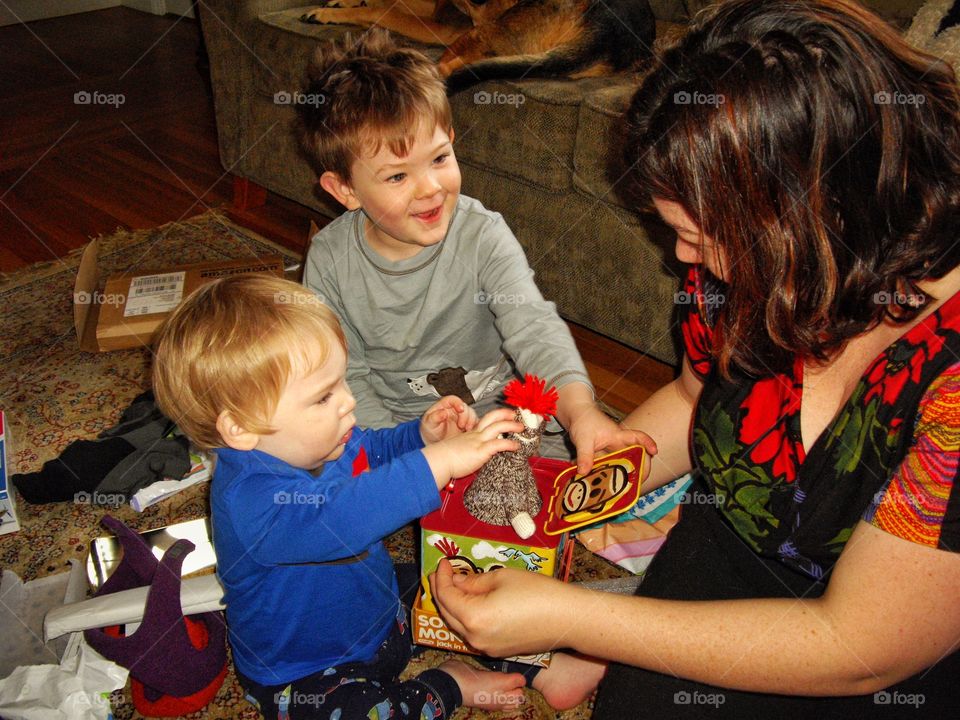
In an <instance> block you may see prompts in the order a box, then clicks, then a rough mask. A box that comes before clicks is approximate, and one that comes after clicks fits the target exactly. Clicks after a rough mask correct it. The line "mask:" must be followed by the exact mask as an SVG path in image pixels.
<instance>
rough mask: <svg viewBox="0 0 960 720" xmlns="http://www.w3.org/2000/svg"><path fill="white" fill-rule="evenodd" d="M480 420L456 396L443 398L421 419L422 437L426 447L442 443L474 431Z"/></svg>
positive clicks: (473, 411)
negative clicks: (447, 439)
mask: <svg viewBox="0 0 960 720" xmlns="http://www.w3.org/2000/svg"><path fill="white" fill-rule="evenodd" d="M478 422H479V420H478V419H477V413H476V411H475V410H474V409H473V408H472V407H470V406H469V405H467V404H466V403H465V402H464V401H463V400H461V399H460V398H458V397H457V396H456V395H447V396H446V397H442V398H440V399H439V400H437V402H435V403H434V404H433V405H431V406H430V407H428V408H427V411H426V412H425V413H424V414H423V417H422V418H421V419H420V437H421V438H423V444H424V445H430V444H431V443H435V442H440V441H441V440H444V439H446V438H449V437H453V436H454V435H460V434H462V433H465V432H468V431H470V430H473V429H474V428H475V427H476V426H477V423H478Z"/></svg>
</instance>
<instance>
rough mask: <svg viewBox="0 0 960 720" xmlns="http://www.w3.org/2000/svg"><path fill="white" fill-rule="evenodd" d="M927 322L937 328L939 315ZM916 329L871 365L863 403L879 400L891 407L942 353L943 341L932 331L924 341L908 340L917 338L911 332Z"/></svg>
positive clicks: (932, 316) (921, 339)
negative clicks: (934, 324) (875, 398)
mask: <svg viewBox="0 0 960 720" xmlns="http://www.w3.org/2000/svg"><path fill="white" fill-rule="evenodd" d="M930 322H934V323H936V326H939V325H940V316H939V313H937V314H934V315H931V316H930V317H929V318H927V320H925V321H924V324H925V323H930ZM919 327H920V326H917V327H915V328H913V330H911V331H910V332H909V333H907V334H906V335H905V336H904V337H903V338H901V339H900V340H898V341H897V342H895V343H894V344H893V345H891V346H890V347H889V348H887V349H886V351H885V352H884V353H883V354H882V355H881V356H880V357H878V358H877V360H876V361H875V362H874V364H873V366H872V367H871V368H870V370H869V372H868V374H867V384H868V385H869V386H870V389H869V390H867V393H866V395H865V397H864V402H865V403H869V402H870V401H871V400H872V399H873V398H874V397H877V396H879V397H880V402H882V403H883V404H885V405H892V404H893V403H894V402H896V400H897V398H898V397H899V396H900V393H901V392H903V388H904V387H905V386H906V385H907V383H908V382H911V383H918V382H920V376H921V373H922V371H923V366H924V364H925V363H926V362H927V361H929V360H930V359H931V358H933V357H934V356H936V355H937V354H938V353H939V352H940V351H941V350H942V349H943V345H944V342H945V340H946V337H945V336H944V335H943V334H941V333H939V332H936V331H935V330H934V332H930V333H926V335H925V337H921V338H920V339H919V341H915V342H911V336H916V335H917V334H919V333H916V332H914V331H916V330H918V329H919Z"/></svg>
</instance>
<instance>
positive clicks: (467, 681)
mask: <svg viewBox="0 0 960 720" xmlns="http://www.w3.org/2000/svg"><path fill="white" fill-rule="evenodd" d="M437 669H438V670H443V671H444V672H445V673H447V675H450V676H451V677H453V679H454V680H456V681H457V685H459V686H460V694H461V695H462V696H463V704H464V706H465V707H473V708H479V709H480V710H509V709H510V708H515V707H516V706H517V705H520V704H522V703H523V702H524V701H525V700H526V697H525V696H524V694H523V686H524V685H526V683H527V681H526V678H524V677H523V675H521V674H520V673H502V672H494V671H493V670H479V669H477V668H475V667H471V666H470V665H467V664H466V663H462V662H460V661H459V660H447V661H446V662H445V663H443V664H442V665H440V666H439V667H438V668H437Z"/></svg>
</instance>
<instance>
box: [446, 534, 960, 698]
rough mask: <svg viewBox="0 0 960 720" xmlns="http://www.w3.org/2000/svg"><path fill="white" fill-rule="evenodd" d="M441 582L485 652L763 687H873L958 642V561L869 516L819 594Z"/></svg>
mask: <svg viewBox="0 0 960 720" xmlns="http://www.w3.org/2000/svg"><path fill="white" fill-rule="evenodd" d="M757 571H758V572H763V569H762V568H761V567H760V566H759V565H758V566H757ZM431 583H432V588H433V594H434V599H435V600H436V602H437V604H438V606H439V607H440V610H441V612H442V614H443V616H444V618H445V619H446V620H447V622H448V623H449V624H450V627H451V628H452V629H453V630H454V631H455V632H457V633H458V634H460V635H461V636H463V637H465V638H466V639H467V640H468V641H469V642H470V643H471V644H473V645H474V646H475V647H476V648H477V649H479V650H481V651H483V652H486V653H487V654H490V655H494V656H502V655H509V654H513V653H523V652H532V651H542V650H548V649H551V648H558V647H570V648H573V649H575V650H578V651H580V652H583V653H587V654H589V655H594V656H596V657H601V658H604V659H607V660H614V661H618V662H623V663H627V664H630V665H636V666H639V667H644V668H648V669H651V670H655V671H658V672H663V673H667V674H671V675H676V676H679V677H685V678H689V679H691V680H694V681H698V682H704V683H709V684H711V685H716V686H719V687H727V688H732V689H737V690H749V691H755V692H768V693H784V694H794V695H856V694H867V693H871V692H876V691H878V690H880V689H882V688H885V687H888V686H889V685H891V684H893V683H896V682H897V681H899V680H902V679H904V678H907V677H909V676H911V675H913V674H915V673H917V672H918V671H920V670H922V669H923V668H925V667H929V666H930V665H933V664H934V663H936V662H937V661H938V660H939V659H941V658H942V657H944V656H945V655H947V654H948V653H950V652H952V651H953V650H954V649H956V643H957V640H958V638H960V607H958V606H957V603H956V602H955V600H956V598H957V597H958V596H960V555H958V554H956V553H952V552H948V551H944V550H936V549H933V548H930V547H927V546H923V545H919V544H916V543H912V542H909V541H907V540H903V539H901V538H898V537H895V536H893V535H890V534H888V533H885V532H884V531H882V530H879V529H877V528H875V527H873V526H871V525H868V524H866V523H864V522H861V523H860V524H859V525H858V526H857V527H856V529H855V531H854V533H853V535H852V537H851V538H850V541H849V542H848V543H847V545H846V547H845V549H844V551H843V553H842V554H841V556H840V559H839V562H838V563H837V565H836V567H835V568H834V571H833V574H832V577H831V580H830V585H829V588H828V590H827V592H826V593H825V594H824V595H823V597H821V598H818V599H810V600H805V599H802V598H797V599H793V598H790V599H779V598H777V599H751V600H723V601H702V602H693V601H679V600H659V599H653V598H642V597H628V596H622V595H613V594H609V593H601V592H596V591H591V590H587V589H584V588H582V587H578V586H576V585H565V584H563V583H560V582H558V581H556V580H552V579H550V578H547V577H544V576H541V575H535V574H533V573H524V572H519V571H513V570H510V569H505V570H500V571H498V572H496V573H490V574H486V575H475V576H469V577H468V576H458V577H457V579H456V580H455V579H454V576H453V575H452V573H451V571H450V568H449V567H447V566H446V565H442V566H441V569H440V570H438V572H437V573H435V574H434V575H433V576H431Z"/></svg>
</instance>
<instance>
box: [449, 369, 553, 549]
mask: <svg viewBox="0 0 960 720" xmlns="http://www.w3.org/2000/svg"><path fill="white" fill-rule="evenodd" d="M543 386H544V382H543V381H542V380H539V379H537V378H534V377H533V376H531V375H527V378H526V382H525V383H523V384H521V383H520V382H519V381H516V380H514V381H513V382H511V383H509V384H508V385H507V387H506V388H505V392H506V397H507V402H508V403H510V404H511V405H515V406H516V407H517V411H516V417H517V420H518V421H520V422H522V423H523V425H524V430H523V432H522V433H515V434H514V435H513V437H514V438H515V439H516V440H517V441H518V442H519V443H520V448H519V449H518V450H516V451H513V452H501V453H497V454H496V455H494V456H493V457H492V458H491V459H490V460H489V461H488V462H487V463H486V464H485V465H484V466H483V467H482V468H480V470H479V472H478V473H477V476H476V478H475V479H474V481H473V482H472V483H471V484H470V487H469V488H467V491H466V492H465V493H464V496H463V504H464V506H465V507H466V509H467V512H469V513H470V514H471V515H473V516H474V517H475V518H477V520H481V521H483V522H486V523H490V524H491V525H512V526H513V529H514V530H515V531H516V533H517V535H519V536H520V537H521V538H524V539H526V538H528V537H530V536H531V535H533V533H534V530H535V529H536V528H535V526H534V523H533V518H534V517H535V516H536V515H537V513H538V512H540V507H541V505H542V504H543V501H542V499H541V497H540V493H539V491H538V490H537V483H536V481H535V480H534V477H533V471H532V470H531V469H530V463H529V460H528V459H529V458H530V457H531V456H532V455H535V454H536V452H537V450H538V449H539V448H540V438H541V437H542V436H543V428H544V421H545V419H546V415H552V414H553V413H554V412H555V411H556V410H555V408H556V398H557V392H556V390H555V389H553V388H550V390H549V391H548V392H544V390H543Z"/></svg>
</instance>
